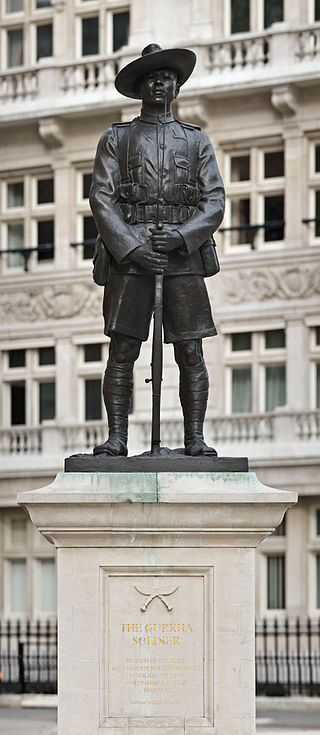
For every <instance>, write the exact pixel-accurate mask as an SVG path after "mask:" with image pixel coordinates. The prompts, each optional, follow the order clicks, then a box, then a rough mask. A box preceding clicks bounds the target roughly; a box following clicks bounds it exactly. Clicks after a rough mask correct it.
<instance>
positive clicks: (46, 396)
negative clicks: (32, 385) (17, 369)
mask: <svg viewBox="0 0 320 735" xmlns="http://www.w3.org/2000/svg"><path fill="white" fill-rule="evenodd" d="M55 414H56V386H55V383H54V382H43V383H39V423H40V424H41V422H42V421H48V420H52V419H54V418H55Z"/></svg>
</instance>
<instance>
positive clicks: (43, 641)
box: [0, 620, 57, 694]
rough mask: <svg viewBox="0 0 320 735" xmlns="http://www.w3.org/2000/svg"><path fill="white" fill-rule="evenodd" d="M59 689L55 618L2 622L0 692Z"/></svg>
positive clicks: (36, 692) (26, 692)
mask: <svg viewBox="0 0 320 735" xmlns="http://www.w3.org/2000/svg"><path fill="white" fill-rule="evenodd" d="M56 691H57V623H56V621H51V620H46V621H45V622H42V621H39V620H38V621H35V622H30V621H26V622H25V623H21V622H20V621H16V622H15V621H10V620H8V621H6V622H4V623H3V622H2V623H1V622H0V694H1V693H8V692H13V693H16V694H33V693H35V694H55V693H56Z"/></svg>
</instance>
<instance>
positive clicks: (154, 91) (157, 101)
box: [140, 69, 179, 106]
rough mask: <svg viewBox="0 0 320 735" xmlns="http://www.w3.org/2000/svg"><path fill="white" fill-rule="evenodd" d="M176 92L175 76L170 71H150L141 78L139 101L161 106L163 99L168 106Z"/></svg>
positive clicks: (177, 90) (177, 89) (177, 88)
mask: <svg viewBox="0 0 320 735" xmlns="http://www.w3.org/2000/svg"><path fill="white" fill-rule="evenodd" d="M178 92H179V87H178V83H177V75H176V73H175V72H174V71H172V70H171V69H157V70H156V71H152V72H150V73H149V74H147V75H146V76H145V77H143V79H142V81H141V84H140V94H141V99H142V101H143V102H144V103H147V104H153V105H157V106H163V105H164V100H165V98H166V100H167V103H168V104H170V102H172V100H173V99H175V97H177V95H178Z"/></svg>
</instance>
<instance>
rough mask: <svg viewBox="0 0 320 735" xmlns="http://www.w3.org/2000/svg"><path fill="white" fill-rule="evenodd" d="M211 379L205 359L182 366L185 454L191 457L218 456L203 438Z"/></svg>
mask: <svg viewBox="0 0 320 735" xmlns="http://www.w3.org/2000/svg"><path fill="white" fill-rule="evenodd" d="M208 393H209V380H208V373H207V368H206V366H205V362H204V360H201V362H199V363H198V365H192V366H190V367H181V368H180V391H179V395H180V401H181V406H182V411H183V417H184V445H185V454H188V455H189V456H191V457H198V456H214V457H216V456H217V452H216V450H215V449H214V448H213V447H208V446H207V444H206V443H205V441H204V438H203V422H204V417H205V413H206V408H207V402H208Z"/></svg>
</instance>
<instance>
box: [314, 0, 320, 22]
mask: <svg viewBox="0 0 320 735" xmlns="http://www.w3.org/2000/svg"><path fill="white" fill-rule="evenodd" d="M314 19H315V20H320V0H314Z"/></svg>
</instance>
